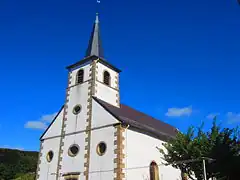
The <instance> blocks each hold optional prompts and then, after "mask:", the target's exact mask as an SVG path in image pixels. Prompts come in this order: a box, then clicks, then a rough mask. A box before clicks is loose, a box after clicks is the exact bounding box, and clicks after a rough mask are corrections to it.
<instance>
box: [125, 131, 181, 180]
mask: <svg viewBox="0 0 240 180" xmlns="http://www.w3.org/2000/svg"><path fill="white" fill-rule="evenodd" d="M125 138H126V141H125V150H124V151H125V154H126V158H125V165H126V170H125V177H126V179H129V180H132V179H136V180H149V177H150V176H149V165H150V163H151V162H152V161H155V162H156V163H157V164H161V163H162V162H163V160H162V159H161V157H162V156H161V154H160V152H159V151H158V150H157V148H156V147H161V148H162V147H163V146H162V143H163V141H161V140H158V139H155V138H152V137H150V136H148V135H145V134H142V133H138V132H135V131H132V130H129V129H128V130H127V131H126V132H125ZM159 173H160V175H159V177H160V180H180V177H181V173H180V171H179V170H178V169H175V168H173V167H171V166H164V165H160V166H159Z"/></svg>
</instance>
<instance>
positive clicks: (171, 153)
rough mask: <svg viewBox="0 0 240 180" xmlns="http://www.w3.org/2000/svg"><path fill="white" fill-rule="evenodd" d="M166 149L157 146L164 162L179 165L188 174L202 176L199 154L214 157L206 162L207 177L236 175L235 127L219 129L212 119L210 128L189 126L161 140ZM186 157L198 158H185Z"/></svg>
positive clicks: (239, 145)
mask: <svg viewBox="0 0 240 180" xmlns="http://www.w3.org/2000/svg"><path fill="white" fill-rule="evenodd" d="M164 147H165V149H166V150H163V149H160V152H161V153H162V154H163V156H164V160H165V161H166V164H170V165H172V166H173V167H176V168H179V169H180V170H181V171H182V173H183V174H184V173H187V174H188V175H189V178H191V179H193V177H194V176H195V177H196V178H197V179H203V165H202V162H201V159H202V158H203V157H208V158H212V159H214V160H215V161H213V162H210V161H207V162H206V169H207V177H208V178H210V177H217V178H222V179H227V180H236V179H238V178H236V177H240V171H239V170H238V168H237V167H240V154H239V153H240V140H239V131H238V128H234V129H228V128H224V129H221V128H220V126H219V125H217V124H216V120H214V122H213V125H212V128H211V129H210V130H209V131H207V132H204V131H203V125H202V126H201V127H199V128H194V127H190V128H189V129H188V131H187V133H181V132H179V133H178V134H177V136H176V138H174V139H171V140H170V141H169V142H168V143H165V144H164ZM186 160H199V161H193V162H186Z"/></svg>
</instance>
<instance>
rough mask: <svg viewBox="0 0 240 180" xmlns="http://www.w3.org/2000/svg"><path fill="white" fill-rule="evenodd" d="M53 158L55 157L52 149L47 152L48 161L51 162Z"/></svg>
mask: <svg viewBox="0 0 240 180" xmlns="http://www.w3.org/2000/svg"><path fill="white" fill-rule="evenodd" d="M52 159H53V152H52V151H49V152H48V153H47V161H48V162H51V161H52Z"/></svg>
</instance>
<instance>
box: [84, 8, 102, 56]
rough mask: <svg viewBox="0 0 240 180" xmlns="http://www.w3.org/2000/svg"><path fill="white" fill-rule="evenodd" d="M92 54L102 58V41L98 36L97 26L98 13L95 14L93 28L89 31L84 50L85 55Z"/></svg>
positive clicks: (98, 28) (98, 27)
mask: <svg viewBox="0 0 240 180" xmlns="http://www.w3.org/2000/svg"><path fill="white" fill-rule="evenodd" d="M93 55H95V56H98V57H101V58H103V49H102V42H101V38H100V26H99V18H98V13H97V14H96V20H95V23H94V25H93V30H92V33H91V37H90V40H89V44H88V48H87V52H86V57H89V56H93Z"/></svg>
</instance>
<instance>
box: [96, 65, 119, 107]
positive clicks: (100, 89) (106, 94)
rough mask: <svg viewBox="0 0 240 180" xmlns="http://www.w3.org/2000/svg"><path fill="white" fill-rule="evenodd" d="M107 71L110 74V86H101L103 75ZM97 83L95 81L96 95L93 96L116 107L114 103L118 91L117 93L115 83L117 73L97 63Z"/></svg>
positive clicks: (116, 84)
mask: <svg viewBox="0 0 240 180" xmlns="http://www.w3.org/2000/svg"><path fill="white" fill-rule="evenodd" d="M105 71H108V72H109V74H110V77H111V78H110V86H108V85H105V84H103V73H104V72H105ZM97 72H98V73H97V75H96V76H97V81H96V90H97V92H96V94H95V96H96V97H98V98H99V99H102V100H104V101H106V102H108V103H109V104H112V105H114V106H118V103H117V102H116V101H117V99H118V95H119V91H118V86H119V85H118V83H117V81H116V76H119V74H118V73H117V72H115V71H114V70H112V69H110V68H108V67H107V66H105V65H103V64H101V63H100V62H98V63H97Z"/></svg>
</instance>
